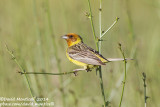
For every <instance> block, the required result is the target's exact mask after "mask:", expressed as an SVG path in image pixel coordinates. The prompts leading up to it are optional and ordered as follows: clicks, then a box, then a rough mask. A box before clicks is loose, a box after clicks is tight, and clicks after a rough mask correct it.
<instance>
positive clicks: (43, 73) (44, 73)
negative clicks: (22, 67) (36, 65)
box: [18, 71, 78, 75]
mask: <svg viewBox="0 0 160 107" xmlns="http://www.w3.org/2000/svg"><path fill="white" fill-rule="evenodd" d="M77 72H78V71H71V72H61V73H47V72H18V73H20V74H35V75H37V74H42V75H67V74H72V73H73V74H75V73H77Z"/></svg>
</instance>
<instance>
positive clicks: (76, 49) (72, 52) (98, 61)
mask: <svg viewBox="0 0 160 107" xmlns="http://www.w3.org/2000/svg"><path fill="white" fill-rule="evenodd" d="M62 38H63V39H65V40H66V41H67V44H68V48H67V51H66V56H67V58H68V59H69V60H70V61H71V62H73V63H74V64H76V65H78V66H83V69H76V70H74V71H79V70H87V71H89V70H90V69H92V68H94V67H95V66H100V65H105V63H107V62H110V61H120V60H124V59H122V58H115V59H112V58H110V59H106V58H104V57H103V56H102V55H101V54H99V53H98V52H97V51H95V50H94V49H92V48H90V47H88V46H87V45H86V44H84V43H83V40H82V38H81V37H80V36H79V35H77V34H75V33H69V34H67V35H64V36H62Z"/></svg>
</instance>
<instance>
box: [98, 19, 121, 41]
mask: <svg viewBox="0 0 160 107" xmlns="http://www.w3.org/2000/svg"><path fill="white" fill-rule="evenodd" d="M118 20H119V18H118V17H116V20H115V21H114V22H113V24H112V25H111V26H110V27H109V28H108V29H107V30H106V31H105V32H104V33H103V34H102V35H101V36H100V39H101V38H102V37H103V36H104V35H105V34H106V33H107V32H108V31H109V30H110V29H111V28H112V27H113V26H114V25H115V24H116V23H117V22H118Z"/></svg>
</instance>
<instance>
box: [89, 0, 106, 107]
mask: <svg viewBox="0 0 160 107" xmlns="http://www.w3.org/2000/svg"><path fill="white" fill-rule="evenodd" d="M100 5H101V1H100ZM88 6H89V11H90V22H91V26H92V32H93V35H94V40H95V43H96V49H97V51H99V40H98V39H97V37H96V34H95V29H94V24H93V19H92V10H91V5H90V0H88ZM100 10H101V7H100ZM100 17H101V14H100ZM99 21H100V24H99V25H100V29H101V19H99ZM100 35H101V30H100ZM96 71H99V78H100V87H101V93H102V98H103V102H104V107H106V99H105V94H104V86H103V78H102V69H101V66H99V67H98V69H97V70H96Z"/></svg>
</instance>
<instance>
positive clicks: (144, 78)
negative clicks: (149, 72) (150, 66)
mask: <svg viewBox="0 0 160 107" xmlns="http://www.w3.org/2000/svg"><path fill="white" fill-rule="evenodd" d="M142 75H143V83H144V107H147V99H148V96H147V94H146V87H147V85H146V74H145V73H144V72H143V73H142Z"/></svg>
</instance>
